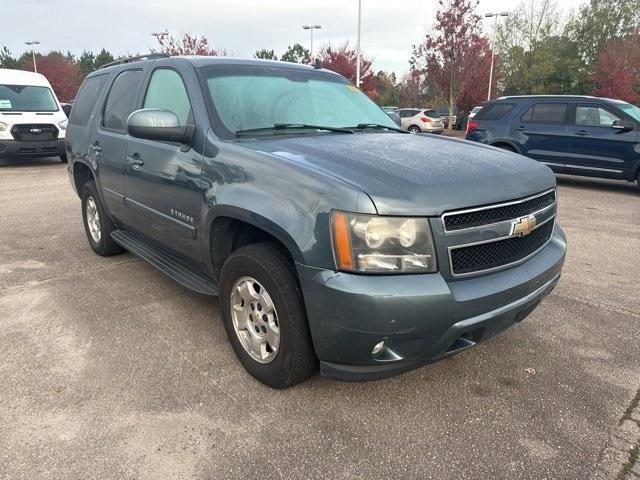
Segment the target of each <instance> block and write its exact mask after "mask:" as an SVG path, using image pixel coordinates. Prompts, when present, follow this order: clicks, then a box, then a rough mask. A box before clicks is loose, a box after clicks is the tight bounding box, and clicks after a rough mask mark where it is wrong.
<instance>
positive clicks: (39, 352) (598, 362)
mask: <svg viewBox="0 0 640 480" xmlns="http://www.w3.org/2000/svg"><path fill="white" fill-rule="evenodd" d="M65 168H66V167H65V166H64V165H62V164H61V163H59V161H58V160H57V159H44V160H30V161H24V160H23V161H13V162H2V163H0V381H1V384H0V419H1V420H0V478H29V479H32V478H56V479H58V478H74V479H75V478H82V479H89V478H96V479H98V478H100V479H103V478H118V479H125V478H142V479H163V478H235V477H238V478H393V479H402V478H438V479H440V478H447V479H462V478H531V479H542V478H548V479H551V478H553V479H556V478H558V479H560V478H562V479H584V478H589V476H590V475H592V474H593V473H594V472H595V471H596V465H598V464H599V462H601V460H602V455H603V451H605V450H606V448H607V445H608V443H609V441H610V435H611V431H612V429H613V428H615V426H616V425H618V422H619V421H620V419H621V418H623V416H624V415H625V410H627V409H628V407H629V405H631V404H632V400H633V398H634V396H636V394H637V393H638V389H639V388H640V366H639V364H640V362H639V359H640V341H639V338H640V333H639V332H640V328H639V322H640V295H638V286H639V285H638V284H639V280H638V279H639V273H638V272H639V270H638V269H639V268H640V214H639V212H640V190H638V189H637V187H635V186H634V185H631V184H627V183H618V182H609V181H603V180H590V179H583V178H567V177H565V178H561V179H559V191H560V194H559V198H560V214H559V222H560V223H561V225H562V226H563V227H564V228H565V232H566V234H567V237H568V243H569V253H568V257H567V262H566V266H565V269H564V274H563V278H562V279H561V281H560V284H559V285H558V287H557V288H556V289H555V290H554V291H553V292H552V294H551V295H550V296H549V297H548V298H547V299H546V300H545V301H544V302H543V303H542V305H541V306H540V307H539V308H538V309H537V310H536V311H535V312H534V313H533V314H532V315H531V316H530V317H529V318H527V319H526V320H525V321H524V322H522V323H521V324H519V325H517V326H515V327H514V328H512V329H510V330H509V331H507V332H506V333H504V334H503V335H501V336H499V337H497V338H495V339H493V340H491V341H490V342H488V343H486V344H483V345H480V346H478V347H476V348H474V349H471V350H468V351H465V352H464V353H462V354H460V355H458V356H455V357H452V358H449V359H447V360H444V361H442V362H439V363H437V364H434V365H431V366H427V367H425V368H422V369H420V370H416V371H413V372H410V373H407V374H404V375H402V376H399V377H395V378H392V379H388V380H383V381H378V382H372V383H363V384H347V383H338V382H334V381H331V380H327V379H325V378H322V377H320V376H316V377H315V378H313V379H311V380H310V381H308V382H306V383H304V384H301V385H299V386H297V387H294V388H292V389H289V390H285V391H275V390H271V389H269V388H268V387H265V386H263V385H262V384H259V383H258V382H257V381H255V380H253V379H252V378H251V377H249V375H248V374H246V373H245V371H244V370H243V368H242V366H241V365H240V363H239V362H238V361H237V360H236V358H235V356H234V354H233V352H232V350H231V347H230V346H229V344H228V343H227V339H226V337H225V333H224V329H223V327H222V324H221V321H220V312H219V310H218V305H217V302H216V301H214V300H211V299H210V298H209V297H204V296H198V295H195V294H192V293H190V292H189V291H187V290H185V289H183V288H182V287H180V286H179V285H177V284H176V283H174V282H173V281H172V280H170V279H169V278H167V277H165V276H163V275H162V274H161V273H159V272H158V271H156V270H155V269H154V268H153V267H151V266H150V265H147V264H146V263H143V262H141V261H139V260H138V259H137V258H135V257H133V256H132V255H130V254H124V255H121V256H116V257H111V258H101V257H98V256H96V255H95V254H94V253H93V252H92V250H91V249H90V247H89V245H88V243H87V241H86V238H85V234H84V230H83V227H82V223H81V214H80V201H79V199H78V198H77V197H76V196H75V194H74V193H73V191H72V189H71V187H70V185H69V183H68V180H67V177H66V172H65Z"/></svg>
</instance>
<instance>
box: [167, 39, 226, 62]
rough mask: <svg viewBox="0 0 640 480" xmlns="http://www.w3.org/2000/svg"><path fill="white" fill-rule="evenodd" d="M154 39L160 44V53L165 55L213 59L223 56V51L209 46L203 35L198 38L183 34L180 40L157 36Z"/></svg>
mask: <svg viewBox="0 0 640 480" xmlns="http://www.w3.org/2000/svg"><path fill="white" fill-rule="evenodd" d="M156 39H157V40H158V43H159V44H160V51H161V52H162V53H166V54H167V55H172V56H173V55H206V56H214V57H215V56H218V55H223V54H224V52H223V51H221V50H218V49H216V48H214V47H212V46H211V45H209V40H208V39H207V37H205V36H204V35H202V36H198V35H191V34H190V33H185V34H183V35H182V37H181V38H174V37H173V36H169V37H168V38H164V37H162V36H158V37H156Z"/></svg>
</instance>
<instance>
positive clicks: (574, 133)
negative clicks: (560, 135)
mask: <svg viewBox="0 0 640 480" xmlns="http://www.w3.org/2000/svg"><path fill="white" fill-rule="evenodd" d="M616 121H618V122H620V123H621V122H622V116H620V115H619V114H617V113H615V112H614V111H613V110H612V109H609V108H606V107H604V106H602V105H597V104H587V103H584V104H578V105H576V108H575V116H574V121H573V122H572V123H573V125H572V126H571V129H570V130H571V131H570V134H571V135H570V137H571V140H570V141H569V146H568V150H567V161H566V165H567V168H570V169H572V170H573V171H574V173H583V174H598V173H599V174H601V175H604V176H609V175H611V176H617V175H622V174H623V173H624V172H625V171H626V170H628V169H630V168H631V164H632V162H633V160H634V159H635V157H636V156H637V153H636V152H635V150H634V147H635V144H636V131H635V129H623V128H614V126H613V124H614V122H616Z"/></svg>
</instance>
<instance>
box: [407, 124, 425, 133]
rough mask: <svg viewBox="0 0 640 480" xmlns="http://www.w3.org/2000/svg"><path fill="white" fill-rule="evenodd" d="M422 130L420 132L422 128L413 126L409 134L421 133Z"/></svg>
mask: <svg viewBox="0 0 640 480" xmlns="http://www.w3.org/2000/svg"><path fill="white" fill-rule="evenodd" d="M421 132H422V130H420V127H418V126H417V125H411V126H410V127H409V133H421Z"/></svg>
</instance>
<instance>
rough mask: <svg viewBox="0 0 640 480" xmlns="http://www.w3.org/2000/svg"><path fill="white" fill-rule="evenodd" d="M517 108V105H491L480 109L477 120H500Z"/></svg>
mask: <svg viewBox="0 0 640 480" xmlns="http://www.w3.org/2000/svg"><path fill="white" fill-rule="evenodd" d="M515 106H516V105H515V103H490V104H488V105H485V106H484V107H483V108H482V109H480V111H479V112H478V113H477V114H476V116H475V120H500V119H501V118H502V117H504V116H505V115H506V114H507V113H509V112H510V111H511V110H513V108H514V107H515Z"/></svg>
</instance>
